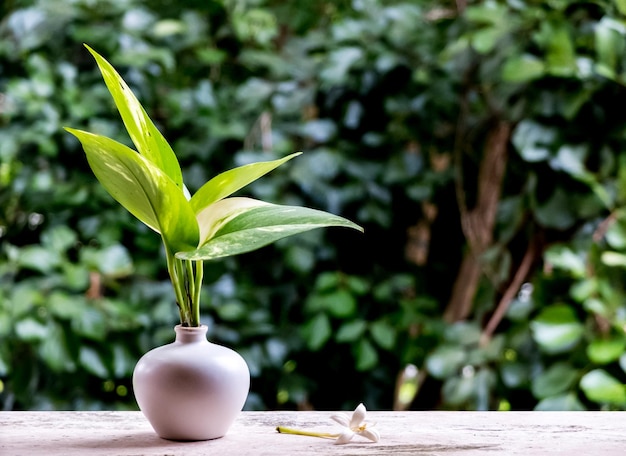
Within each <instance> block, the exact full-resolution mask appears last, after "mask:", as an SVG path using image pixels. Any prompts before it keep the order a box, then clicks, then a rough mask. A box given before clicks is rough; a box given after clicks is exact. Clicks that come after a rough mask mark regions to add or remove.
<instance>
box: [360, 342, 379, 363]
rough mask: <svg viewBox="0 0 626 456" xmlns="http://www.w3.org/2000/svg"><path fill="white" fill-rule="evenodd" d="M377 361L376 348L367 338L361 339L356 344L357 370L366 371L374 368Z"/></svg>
mask: <svg viewBox="0 0 626 456" xmlns="http://www.w3.org/2000/svg"><path fill="white" fill-rule="evenodd" d="M377 363H378V353H377V352H376V349H375V348H374V346H373V345H372V344H371V343H370V342H369V341H368V340H367V339H361V340H360V341H359V342H358V344H357V346H356V370H357V371H366V370H369V369H372V368H373V367H374V366H376V364H377Z"/></svg>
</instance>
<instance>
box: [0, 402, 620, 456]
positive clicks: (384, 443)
mask: <svg viewBox="0 0 626 456" xmlns="http://www.w3.org/2000/svg"><path fill="white" fill-rule="evenodd" d="M331 414H332V413H331V412H243V413H242V414H241V415H240V416H239V418H238V419H237V421H236V422H235V424H234V425H233V427H232V428H231V429H230V431H229V433H228V434H227V435H226V436H225V437H223V438H221V439H217V440H210V441H205V442H186V443H185V442H171V441H167V440H163V439H160V438H159V437H157V436H156V434H155V433H154V432H153V431H152V428H151V427H150V425H149V424H148V422H147V421H146V420H145V419H144V417H143V415H141V413H140V412H0V455H2V456H38V455H42V456H50V455H64V456H73V455H81V456H82V455H89V456H92V455H93V456H96V455H106V456H112V455H128V456H130V455H133V456H136V455H185V456H194V455H216V456H234V455H237V456H241V455H268V456H269V455H272V456H281V455H289V456H291V455H296V454H297V455H298V456H313V455H315V456H320V455H354V456H357V455H370V456H373V455H381V456H382V455H388V456H391V455H399V456H403V455H443V456H455V455H463V456H466V455H489V454H494V455H524V456H529V455H551V456H552V455H568V456H569V455H576V454H584V455H594V456H595V455H626V413H625V412H434V411H433V412H368V419H367V421H368V422H376V427H377V429H378V430H379V431H380V434H381V440H380V441H379V442H378V443H372V442H369V441H367V440H365V439H361V438H360V437H358V436H356V437H355V438H354V439H353V440H352V442H351V443H349V444H347V445H334V444H333V441H332V440H326V439H320V438H315V437H305V436H299V435H288V434H279V433H277V432H276V431H275V428H276V426H278V425H284V426H290V427H296V428H301V429H306V430H319V431H326V432H336V431H338V430H339V429H338V428H337V425H336V424H335V423H334V422H333V421H331V420H330V415H331Z"/></svg>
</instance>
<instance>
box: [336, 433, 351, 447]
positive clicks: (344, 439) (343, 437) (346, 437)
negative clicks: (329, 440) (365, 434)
mask: <svg viewBox="0 0 626 456" xmlns="http://www.w3.org/2000/svg"><path fill="white" fill-rule="evenodd" d="M352 437H354V432H352V431H345V432H342V433H341V434H339V437H337V440H335V445H344V444H346V443H348V442H349V441H350V440H352Z"/></svg>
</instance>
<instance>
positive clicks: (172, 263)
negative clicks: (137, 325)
mask: <svg viewBox="0 0 626 456" xmlns="http://www.w3.org/2000/svg"><path fill="white" fill-rule="evenodd" d="M165 257H166V259H167V272H168V273H169V275H170V280H171V281H172V286H173V287H174V293H175V295H176V303H177V304H178V311H179V313H180V322H181V324H184V323H185V321H186V320H187V318H186V315H185V314H186V312H185V307H186V306H185V294H184V283H181V282H180V280H179V274H178V271H177V263H178V260H177V259H176V257H175V256H174V255H173V254H172V252H171V251H170V249H169V248H168V246H167V244H165Z"/></svg>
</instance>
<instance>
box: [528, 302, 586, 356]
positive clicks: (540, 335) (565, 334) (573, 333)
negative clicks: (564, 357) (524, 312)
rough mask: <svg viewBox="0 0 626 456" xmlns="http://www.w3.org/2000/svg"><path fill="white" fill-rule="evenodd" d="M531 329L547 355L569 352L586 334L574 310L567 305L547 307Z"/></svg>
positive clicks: (534, 321) (531, 325)
mask: <svg viewBox="0 0 626 456" xmlns="http://www.w3.org/2000/svg"><path fill="white" fill-rule="evenodd" d="M530 328H531V330H532V334H533V338H534V339H535V341H536V342H537V343H538V344H539V346H540V347H541V348H542V349H543V350H544V351H545V352H547V353H561V352H565V351H568V350H569V349H571V348H572V347H573V346H574V345H576V344H577V343H578V342H579V341H580V338H581V337H582V335H583V332H584V326H583V325H582V324H581V323H580V322H579V321H578V319H577V318H576V314H575V312H574V310H573V309H572V308H571V307H569V306H566V305H553V306H550V307H546V308H545V309H544V310H543V311H542V312H541V313H540V314H539V316H537V318H535V319H534V320H533V321H532V322H531V323H530Z"/></svg>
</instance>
